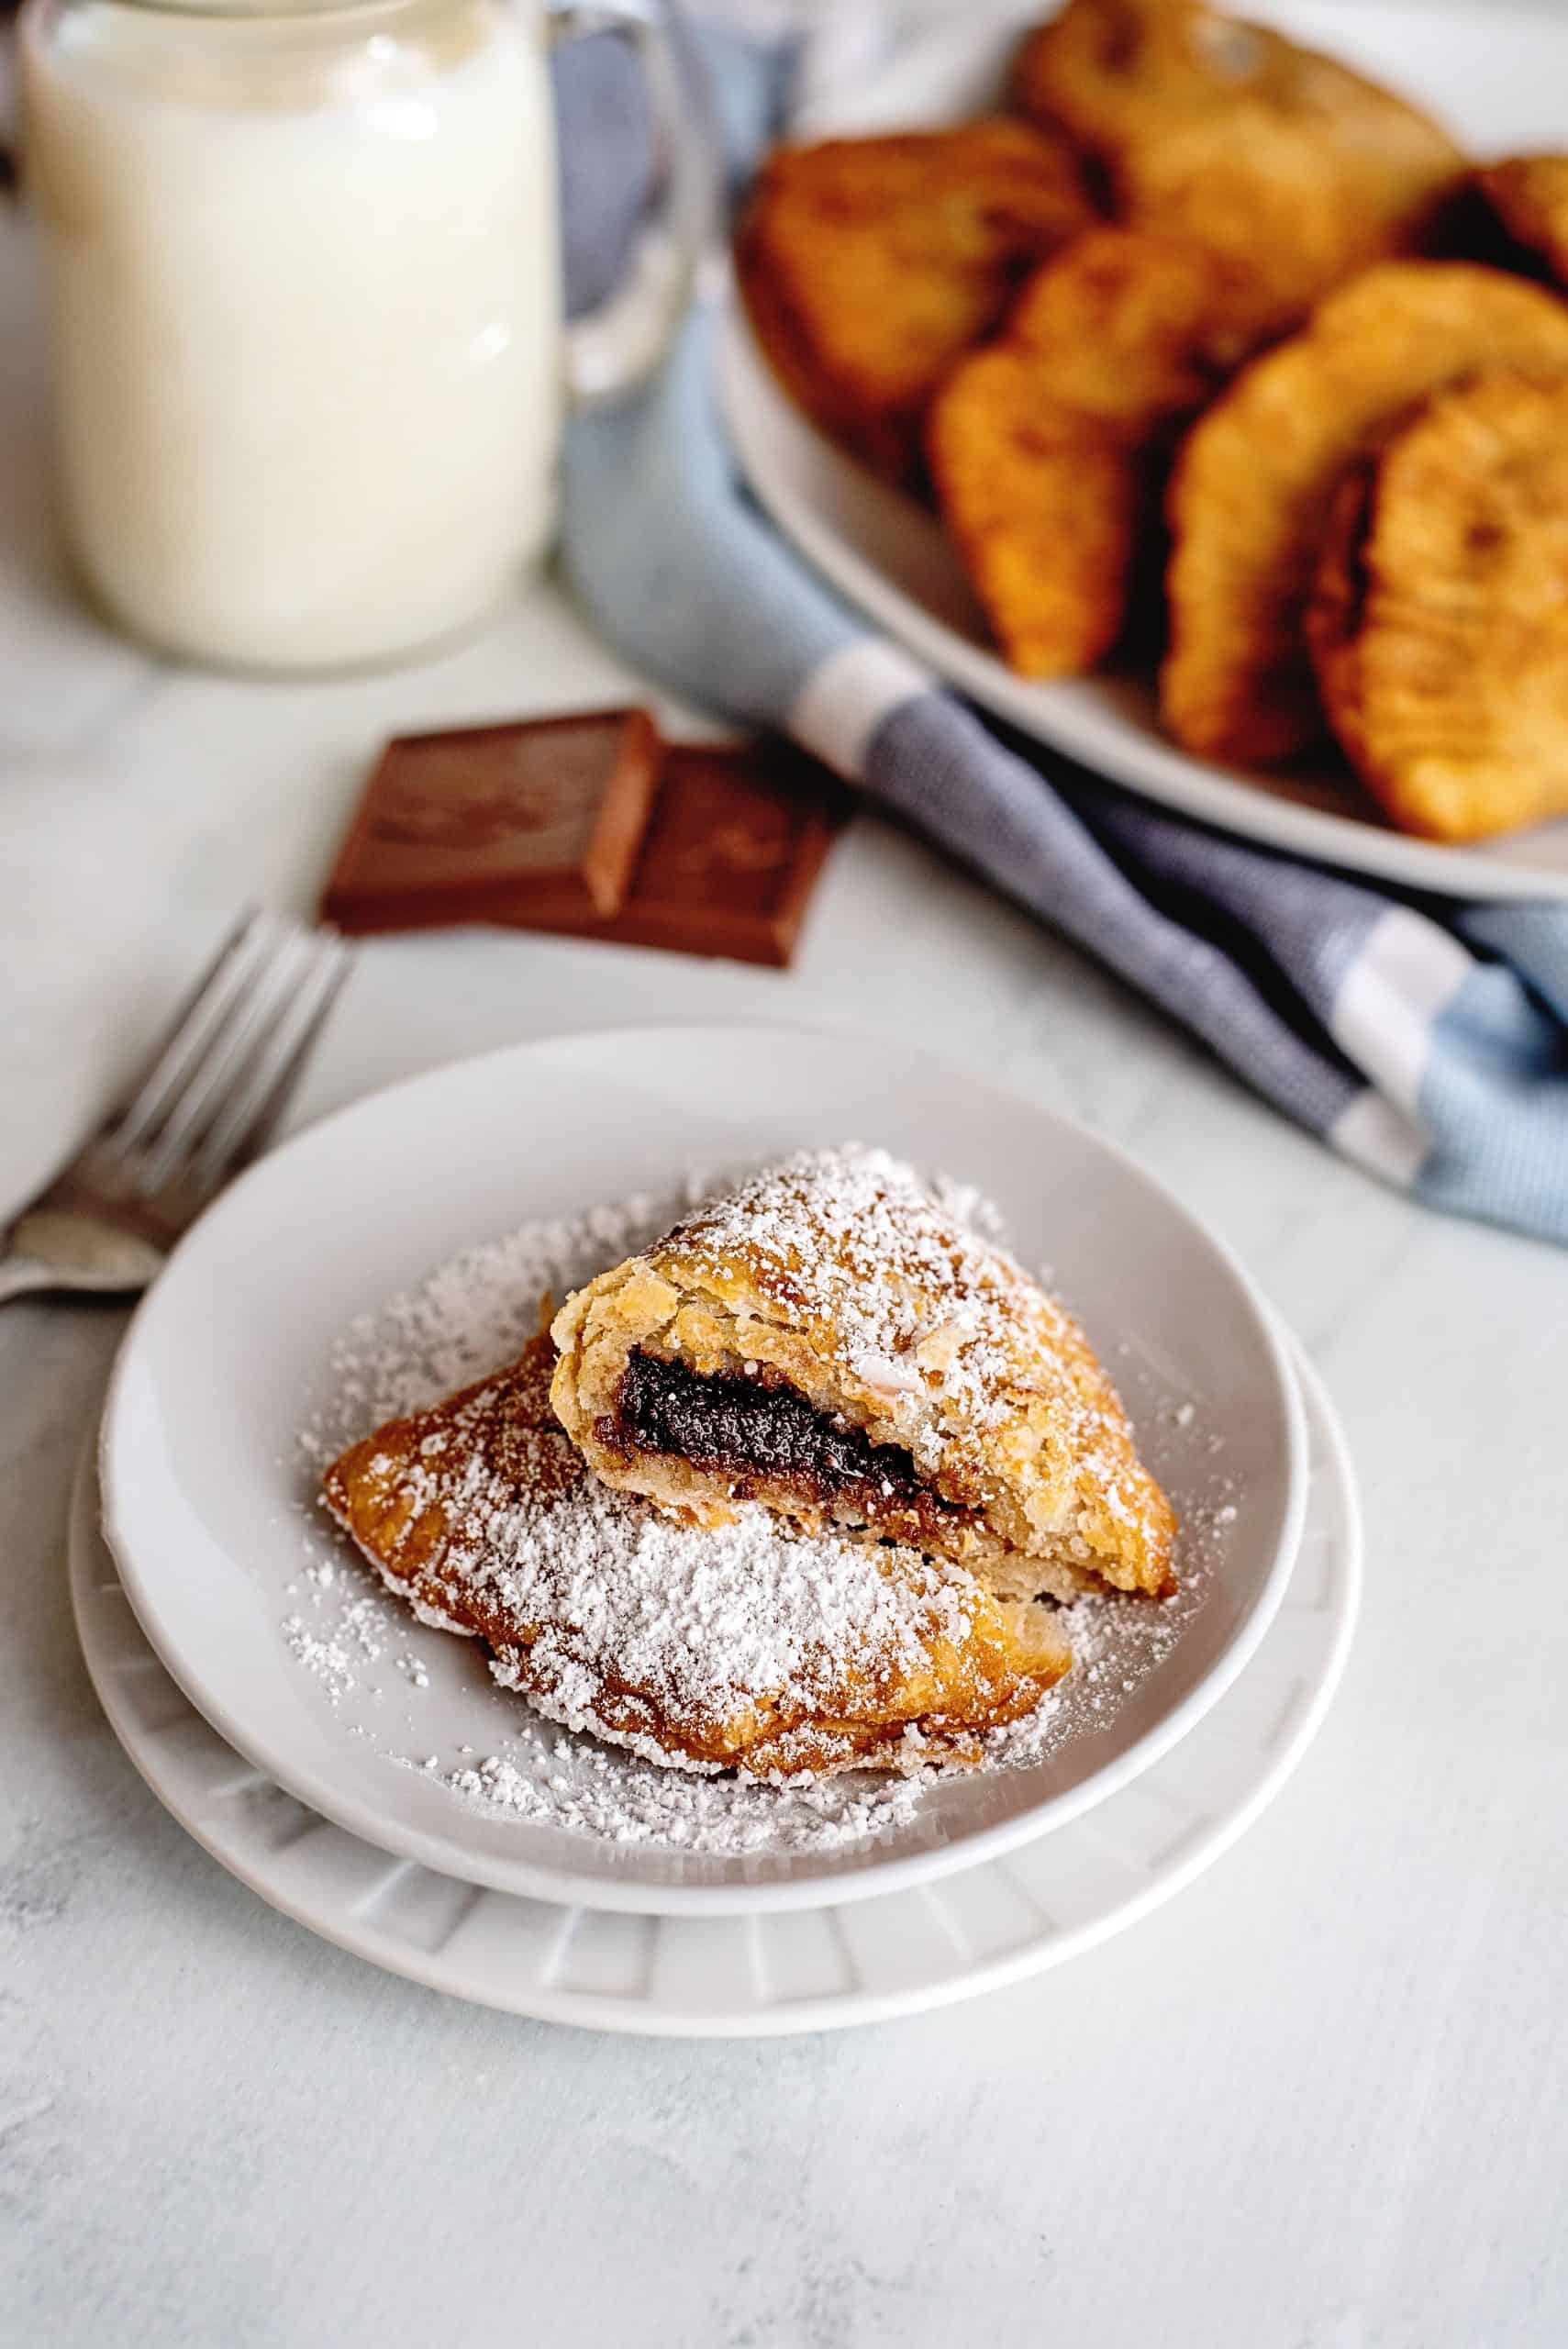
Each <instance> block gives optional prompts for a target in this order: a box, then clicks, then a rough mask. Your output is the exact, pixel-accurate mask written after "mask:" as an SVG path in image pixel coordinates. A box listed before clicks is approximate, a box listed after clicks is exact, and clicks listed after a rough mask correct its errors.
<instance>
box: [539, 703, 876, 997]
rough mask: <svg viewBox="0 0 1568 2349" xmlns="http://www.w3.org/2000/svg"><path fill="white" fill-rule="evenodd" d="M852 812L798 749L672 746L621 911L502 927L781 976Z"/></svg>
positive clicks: (773, 744)
mask: <svg viewBox="0 0 1568 2349" xmlns="http://www.w3.org/2000/svg"><path fill="white" fill-rule="evenodd" d="M847 812H848V799H847V795H846V794H845V793H844V791H843V790H842V788H841V787H840V785H838V784H837V783H836V782H835V781H834V779H833V777H832V776H831V775H830V774H828V770H827V768H826V767H824V766H821V765H820V764H818V763H817V761H816V760H815V759H812V758H809V757H807V755H806V752H805V751H797V750H795V748H794V746H793V745H792V744H790V743H788V742H784V741H783V740H764V741H759V742H753V743H748V744H740V745H736V744H709V743H697V742H687V743H677V744H673V745H672V746H671V747H670V748H669V749H667V750H666V751H665V753H664V765H663V770H662V774H661V776H660V779H659V790H658V794H657V796H656V798H655V800H654V806H653V818H652V821H651V824H650V826H649V829H648V836H647V838H646V840H645V841H644V842H643V847H642V853H641V855H640V856H639V859H638V862H637V869H636V871H635V873H634V874H633V875H632V881H631V886H630V888H629V890H628V894H627V897H626V901H625V903H624V904H623V905H622V907H621V908H620V910H619V912H618V913H616V914H613V915H610V916H608V917H607V918H601V919H597V920H592V921H572V922H570V923H567V922H562V923H555V922H550V923H535V922H534V921H533V920H532V918H531V917H518V916H516V915H512V914H507V915H506V916H504V917H503V918H505V919H506V920H514V919H518V918H524V919H527V920H528V924H529V926H530V927H538V928H549V929H558V928H559V929H562V930H571V932H572V933H573V935H574V936H576V937H583V938H599V939H605V940H606V941H613V942H615V943H617V944H620V945H623V946H661V947H666V948H669V949H671V950H672V951H673V952H676V953H681V954H725V955H728V956H731V957H732V958H733V959H734V960H735V961H737V962H741V963H771V964H773V965H774V966H775V967H776V968H780V969H782V968H783V967H784V965H786V964H787V963H789V961H790V959H791V957H792V955H793V954H794V952H795V941H796V939H797V938H798V936H799V933H800V927H801V923H802V922H803V920H804V919H805V917H806V907H807V905H808V904H809V902H810V898H811V892H812V889H813V887H814V886H815V884H816V881H817V874H818V873H819V872H820V871H821V869H822V863H823V859H824V858H825V857H826V856H827V853H828V849H829V848H830V847H831V846H832V843H833V840H834V837H835V835H836V833H837V832H838V830H839V829H840V826H841V825H842V823H843V821H844V818H845V816H846V814H847Z"/></svg>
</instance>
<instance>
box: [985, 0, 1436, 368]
mask: <svg viewBox="0 0 1568 2349" xmlns="http://www.w3.org/2000/svg"><path fill="white" fill-rule="evenodd" d="M1016 78H1017V86H1018V93H1019V95H1020V97H1021V99H1022V102H1023V104H1024V106H1025V107H1026V109H1027V111H1028V112H1029V115H1030V116H1031V117H1032V118H1033V119H1034V120H1036V121H1038V122H1040V123H1041V124H1042V125H1049V126H1053V127H1056V128H1062V129H1064V130H1065V131H1066V132H1067V133H1068V135H1069V136H1070V137H1071V138H1072V139H1073V140H1074V141H1075V142H1076V143H1077V144H1078V145H1079V146H1081V147H1082V148H1083V149H1084V151H1085V152H1086V153H1088V154H1089V155H1090V156H1092V157H1093V158H1094V159H1095V161H1096V163H1097V164H1098V166H1099V168H1100V169H1101V171H1102V172H1103V173H1105V176H1106V181H1107V184H1108V186H1109V190H1110V195H1111V201H1112V209H1113V211H1114V212H1115V214H1116V216H1117V217H1118V219H1121V220H1123V221H1126V222H1127V223H1129V225H1131V226H1135V227H1138V228H1153V229H1157V230H1159V231H1161V232H1162V233H1163V234H1166V235H1170V236H1179V237H1182V238H1184V239H1189V240H1191V241H1192V242H1194V243H1198V244H1203V245H1206V246H1207V247H1208V248H1209V249H1210V250H1213V251H1215V252H1218V253H1220V254H1222V255H1224V256H1225V257H1226V258H1227V259H1228V260H1229V261H1231V262H1234V263H1235V264H1237V266H1238V270H1239V273H1240V275H1241V276H1242V278H1243V280H1244V282H1245V283H1246V284H1248V286H1249V287H1250V289H1251V306H1252V323H1253V324H1254V326H1255V327H1256V328H1257V329H1258V331H1259V332H1260V333H1262V332H1268V331H1273V332H1279V331H1282V330H1284V329H1286V328H1290V327H1292V326H1295V325H1296V324H1297V323H1298V322H1299V321H1300V320H1301V318H1302V317H1305V315H1306V313H1307V310H1308V309H1310V307H1311V306H1312V305H1313V304H1314V303H1315V302H1317V301H1318V300H1320V299H1321V298H1322V296H1323V295H1325V294H1327V293H1328V292H1329V291H1330V289H1331V288H1332V287H1334V286H1335V285H1338V284H1341V283H1342V282H1343V281H1344V280H1345V279H1346V278H1347V277H1349V276H1351V275H1352V274H1353V273H1355V272H1356V271H1358V270H1360V269H1363V268H1365V267H1367V266H1368V265H1369V264H1370V263H1371V262H1375V261H1380V260H1384V259H1387V258H1390V257H1392V256H1394V255H1396V254H1401V253H1408V252H1411V251H1413V250H1418V249H1419V248H1420V245H1421V242H1422V240H1423V239H1424V237H1425V236H1426V233H1427V231H1428V228H1429V224H1430V222H1431V220H1432V218H1433V216H1434V214H1435V212H1436V211H1437V210H1438V208H1439V207H1440V206H1441V205H1442V204H1443V203H1444V202H1445V201H1446V200H1447V199H1448V198H1449V197H1450V196H1451V195H1453V193H1454V192H1455V190H1456V188H1457V187H1458V185H1459V184H1460V182H1461V180H1462V175H1463V173H1464V170H1465V162H1464V158H1463V156H1462V154H1461V152H1460V151H1459V150H1458V149H1457V148H1456V147H1455V145H1454V143H1453V141H1452V140H1451V139H1450V138H1449V137H1448V135H1447V133H1446V132H1445V131H1443V130H1442V129H1440V128H1439V126H1438V125H1437V124H1436V123H1434V122H1433V121H1432V120H1431V119H1430V117H1428V116H1427V115H1424V114H1422V113H1421V112H1420V111H1419V109H1418V108H1417V107H1415V106H1411V105H1409V104H1407V102H1406V101H1405V100H1404V99H1402V98H1398V97H1396V96H1395V95H1393V93H1392V92H1390V91H1388V90H1385V89H1382V88H1380V87H1379V86H1378V84H1377V83H1373V82H1369V81H1368V80H1367V79H1366V78H1365V77H1364V76H1363V75H1362V74H1359V73H1355V72H1351V69H1350V68H1349V67H1348V66H1345V65H1341V64H1340V63H1339V62H1338V61H1336V60H1334V59H1332V58H1328V57H1321V56H1319V55H1318V54H1317V53H1316V52H1315V51H1313V50H1307V49H1302V48H1300V47H1299V46H1298V45H1297V44H1296V42H1294V41H1291V40H1287V39H1285V38H1284V35H1283V34H1281V33H1278V32H1275V31H1273V30H1271V29H1269V28H1266V27H1263V26H1261V25H1253V24H1250V23H1248V22H1246V21H1245V20H1244V19H1242V18H1240V17H1231V16H1228V15H1225V14H1223V13H1221V12H1220V11H1218V10H1217V9H1214V8H1210V7H1207V6H1204V5H1203V0H1070V5H1069V6H1067V7H1066V8H1064V9H1063V10H1062V13H1061V15H1060V16H1058V17H1053V18H1051V21H1050V22H1049V23H1047V24H1045V25H1042V26H1041V27H1040V28H1039V29H1038V31H1036V32H1034V33H1032V34H1031V35H1030V36H1029V39H1027V40H1026V41H1025V43H1024V45H1023V47H1022V49H1021V50H1020V52H1019V56H1018V64H1017V69H1016Z"/></svg>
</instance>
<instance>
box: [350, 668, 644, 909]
mask: <svg viewBox="0 0 1568 2349" xmlns="http://www.w3.org/2000/svg"><path fill="white" fill-rule="evenodd" d="M659 760H660V743H659V736H658V732H657V729H655V727H654V724H653V720H652V718H651V717H650V716H649V714H648V712H647V711H646V710H645V709H610V710H589V711H584V712H583V713H582V714H580V715H573V716H570V717H564V718H520V719H517V721H516V722H514V723H512V724H509V725H505V726H466V727H459V728H455V729H452V730H450V732H446V733H439V734H404V735H400V736H398V737H397V738H396V740H394V741H391V742H389V743H388V744H387V746H386V749H385V750H384V752H383V753H382V757H381V761H380V763H379V765H378V766H377V768H376V770H375V773H374V774H373V776H372V777H371V781H370V784H369V786H368V788H367V789H366V792H365V795H364V797H363V799H362V800H361V803H360V807H359V811H358V814H357V815H356V817H355V818H354V823H353V826H352V829H350V833H349V836H348V838H347V840H346V841H344V843H343V846H342V849H341V851H340V852H339V857H338V862H337V865H336V867H335V868H334V870H333V873H332V876H331V878H330V880H329V881H328V884H327V887H326V890H325V892H324V894H323V896H322V900H321V911H322V916H323V918H325V919H326V920H328V921H330V922H335V923H336V924H337V926H338V928H339V930H423V929H433V928H439V927H441V926H444V925H446V924H448V923H451V922H463V921H509V922H523V923H528V924H535V923H537V924H539V926H541V927H544V928H554V927H555V926H557V925H558V924H562V923H565V924H571V923H573V922H576V921H580V920H581V921H589V922H593V921H598V920H602V919H603V918H606V916H608V915H612V914H614V913H615V912H617V909H618V908H619V907H620V906H621V905H622V904H623V902H624V901H625V898H626V895H627V890H628V885H629V883H630V881H631V877H632V874H633V872H634V870H635V868H636V865H637V860H638V854H639V850H640V849H641V847H642V843H643V839H644V835H645V833H646V831H647V829H648V822H649V816H650V812H651V806H652V801H653V792H654V785H655V781H656V779H657V776H658V773H659Z"/></svg>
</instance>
